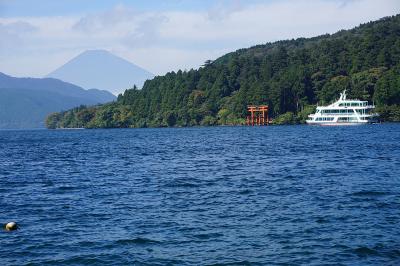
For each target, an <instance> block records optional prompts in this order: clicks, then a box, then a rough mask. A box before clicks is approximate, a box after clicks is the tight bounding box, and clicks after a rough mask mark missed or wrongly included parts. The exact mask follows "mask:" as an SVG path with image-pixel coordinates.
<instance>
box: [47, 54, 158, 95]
mask: <svg viewBox="0 0 400 266" xmlns="http://www.w3.org/2000/svg"><path fill="white" fill-rule="evenodd" d="M46 77H52V78H57V79H60V80H63V81H66V82H71V83H73V84H76V85H78V86H81V87H83V88H86V89H90V88H97V89H102V90H108V91H111V92H112V93H114V94H118V93H121V92H123V91H124V90H126V89H129V88H132V87H133V86H134V85H136V86H137V87H139V88H141V87H142V86H143V84H144V82H145V81H146V80H147V79H152V78H153V77H154V75H153V74H152V73H150V72H149V71H147V70H145V69H143V68H141V67H139V66H137V65H135V64H133V63H131V62H129V61H127V60H125V59H123V58H121V57H118V56H115V55H113V54H111V53H110V52H108V51H105V50H87V51H85V52H83V53H81V54H79V55H78V56H76V57H75V58H73V59H71V60H70V61H68V62H67V63H65V64H64V65H63V66H61V67H59V68H58V69H56V70H54V71H53V72H51V73H49V74H48V75H47V76H46Z"/></svg>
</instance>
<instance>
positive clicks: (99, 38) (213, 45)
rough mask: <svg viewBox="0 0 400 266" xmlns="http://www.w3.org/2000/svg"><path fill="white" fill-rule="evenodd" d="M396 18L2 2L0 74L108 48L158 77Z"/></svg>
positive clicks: (372, 0)
mask: <svg viewBox="0 0 400 266" xmlns="http://www.w3.org/2000/svg"><path fill="white" fill-rule="evenodd" d="M398 13H400V1H399V0H380V1H377V0H351V1H345V0H280V1H278V0H265V1H263V0H164V1H160V0H159V1H155V0H147V1H128V0H107V1H106V0H35V1H33V0H0V72H4V73H6V74H10V75H14V76H32V77H43V76H45V75H46V74H48V73H50V72H51V71H53V70H54V69H56V68H58V67H59V66H61V65H62V64H64V63H65V62H67V61H68V60H70V59H71V58H73V57H74V56H76V55H78V54H80V53H82V52H83V51H85V50H90V49H105V50H108V51H110V52H112V53H114V54H116V55H118V56H121V57H123V58H125V59H127V60H129V61H131V62H133V63H135V64H137V65H139V66H141V67H143V68H145V69H147V70H149V71H150V72H152V73H155V74H158V75H162V74H164V73H166V72H168V71H172V70H174V71H175V70H178V69H190V68H198V67H199V66H200V65H202V64H203V63H204V61H206V60H207V59H216V58H217V57H219V56H222V55H223V54H225V53H228V52H231V51H234V50H236V49H240V48H245V47H249V46H253V45H257V44H263V43H266V42H273V41H277V40H283V39H292V38H298V37H313V36H317V35H320V34H325V33H334V32H336V31H339V30H341V29H350V28H352V27H355V26H358V25H359V24H360V23H365V22H368V21H371V20H376V19H379V18H381V17H384V16H390V15H395V14H398Z"/></svg>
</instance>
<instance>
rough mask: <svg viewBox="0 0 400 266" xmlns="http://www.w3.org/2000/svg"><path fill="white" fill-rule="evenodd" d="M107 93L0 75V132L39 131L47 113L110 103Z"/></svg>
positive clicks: (58, 81)
mask: <svg viewBox="0 0 400 266" xmlns="http://www.w3.org/2000/svg"><path fill="white" fill-rule="evenodd" d="M113 100H115V96H114V95H112V94H111V93H109V92H107V91H102V90H97V89H91V90H84V89H83V88H81V87H79V86H76V85H74V84H71V83H67V82H64V81H61V80H58V79H54V78H44V79H40V78H16V77H11V76H8V75H6V74H4V73H1V72H0V128H43V127H44V119H45V118H46V116H47V115H48V114H49V113H52V112H56V111H62V110H66V109H69V108H72V107H76V106H79V105H96V104H100V103H106V102H111V101H113Z"/></svg>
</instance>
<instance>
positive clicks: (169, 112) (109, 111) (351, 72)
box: [47, 15, 400, 128]
mask: <svg viewBox="0 0 400 266" xmlns="http://www.w3.org/2000/svg"><path fill="white" fill-rule="evenodd" d="M399 62H400V15H397V16H393V17H387V18H383V19H381V20H379V21H375V22H370V23H366V24H363V25H360V26H359V27H357V28H354V29H352V30H346V31H345V30H343V31H340V32H337V33H335V34H333V35H323V36H319V37H315V38H310V39H305V38H300V39H296V40H287V41H279V42H275V43H267V44H264V45H257V46H254V47H251V48H248V49H241V50H238V51H236V52H233V53H229V54H227V55H225V56H222V57H220V58H218V59H217V60H215V61H207V62H206V63H205V65H204V66H203V67H201V68H200V69H198V70H190V71H178V72H176V73H175V72H170V73H167V74H166V75H165V76H157V77H155V78H154V79H152V80H148V81H146V83H145V85H144V87H143V89H142V90H138V89H136V88H133V89H130V90H126V91H125V93H124V94H123V95H119V97H118V101H116V102H114V103H111V104H105V105H100V106H96V107H83V106H82V107H80V108H76V109H73V110H69V111H66V112H62V113H55V114H51V115H50V116H49V117H48V119H47V126H48V127H49V128H56V127H87V128H93V127H158V126H193V125H217V124H228V125H230V124H241V123H243V122H244V118H245V116H246V106H247V105H248V104H268V105H269V106H270V108H271V115H272V117H274V118H275V122H276V123H299V122H303V121H304V119H305V117H306V116H307V114H308V113H310V112H312V111H313V109H314V107H315V105H316V104H326V103H329V102H330V101H332V100H334V99H335V98H337V97H338V96H339V92H341V91H342V90H344V89H347V91H348V97H349V98H350V97H351V98H359V99H362V100H368V101H370V102H375V104H376V105H377V106H378V108H377V111H378V112H380V113H381V119H382V120H384V121H400V63H399Z"/></svg>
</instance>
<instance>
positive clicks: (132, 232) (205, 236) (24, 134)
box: [0, 124, 400, 265]
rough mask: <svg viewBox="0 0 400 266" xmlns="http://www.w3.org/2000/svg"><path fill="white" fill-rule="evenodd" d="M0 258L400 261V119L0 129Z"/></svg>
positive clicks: (36, 261) (37, 261) (25, 261)
mask: <svg viewBox="0 0 400 266" xmlns="http://www.w3.org/2000/svg"><path fill="white" fill-rule="evenodd" d="M11 220H15V221H17V222H18V223H19V224H20V229H19V230H17V231H13V232H6V231H4V230H2V231H0V265H128V264H131V265H400V124H381V125H368V126H356V127H310V126H279V127H277V126H275V127H274V126H271V127H210V128H161V129H109V130H53V131H50V130H32V131H29V130H25V131H0V223H6V222H7V221H11Z"/></svg>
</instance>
